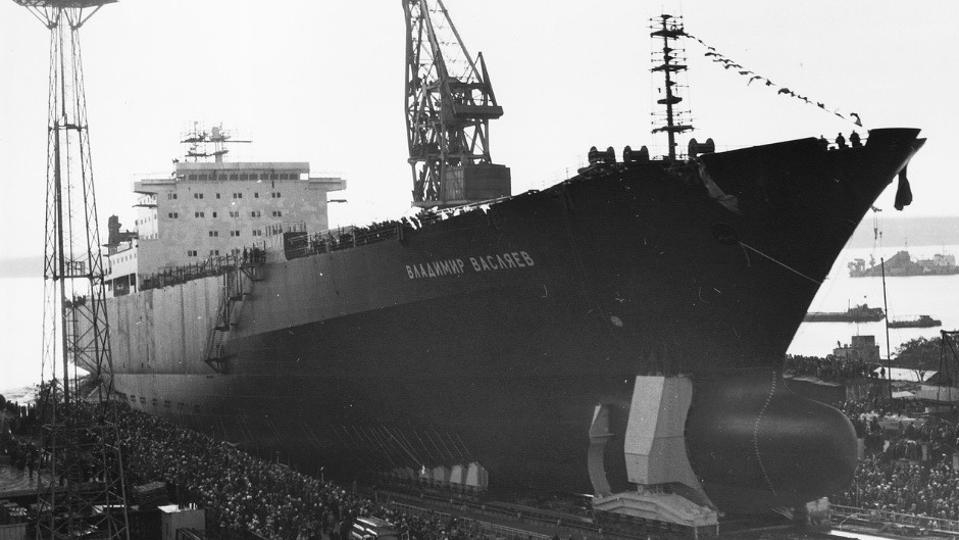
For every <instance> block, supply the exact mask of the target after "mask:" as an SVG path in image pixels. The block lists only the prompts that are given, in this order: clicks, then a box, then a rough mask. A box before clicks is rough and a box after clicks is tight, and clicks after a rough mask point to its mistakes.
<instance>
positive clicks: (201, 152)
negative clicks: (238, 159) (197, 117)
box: [180, 122, 253, 163]
mask: <svg viewBox="0 0 959 540" xmlns="http://www.w3.org/2000/svg"><path fill="white" fill-rule="evenodd" d="M251 142H253V141H250V140H237V139H234V138H233V134H232V133H231V132H229V131H226V130H225V129H223V124H219V125H216V126H213V127H211V128H210V129H209V130H207V129H206V128H202V127H200V123H199V122H193V127H192V128H191V129H189V130H188V131H187V132H186V133H184V134H183V139H181V140H180V143H182V144H186V145H189V146H188V148H187V151H186V156H185V157H186V159H189V160H193V161H194V162H196V161H200V160H201V159H209V158H213V160H214V161H215V162H216V163H223V156H225V155H226V154H227V153H229V152H230V150H229V148H227V147H226V145H227V144H236V143H251Z"/></svg>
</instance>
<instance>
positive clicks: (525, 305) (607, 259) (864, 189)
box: [110, 130, 918, 492]
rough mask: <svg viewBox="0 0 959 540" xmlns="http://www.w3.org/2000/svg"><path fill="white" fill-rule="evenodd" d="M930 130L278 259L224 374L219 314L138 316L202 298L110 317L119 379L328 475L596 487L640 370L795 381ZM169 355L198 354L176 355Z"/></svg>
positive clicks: (572, 192) (610, 184)
mask: <svg viewBox="0 0 959 540" xmlns="http://www.w3.org/2000/svg"><path fill="white" fill-rule="evenodd" d="M917 133H918V132H917V131H915V130H882V131H874V132H873V133H872V136H871V137H870V140H869V144H868V145H867V147H866V148H862V149H850V150H845V151H834V152H826V151H825V150H823V149H821V148H820V147H819V146H818V145H817V144H816V141H815V140H814V139H808V140H800V141H793V142H789V143H782V144H777V145H770V146H764V147H756V148H751V149H745V150H739V151H735V152H728V153H722V154H713V155H706V156H704V157H703V162H704V163H705V167H706V171H707V172H708V175H709V178H710V179H711V182H712V183H711V182H710V181H709V180H704V178H703V175H702V174H701V172H699V171H696V170H695V169H690V168H687V169H677V170H669V169H667V168H666V167H665V166H664V164H663V163H661V162H652V163H645V164H634V165H629V166H626V165H616V166H611V167H607V168H606V169H601V170H595V171H591V172H589V173H588V174H586V175H584V176H582V177H578V178H576V179H573V180H571V181H569V182H566V183H564V184H561V185H558V186H556V187H553V188H550V189H548V190H545V191H543V192H539V193H530V194H524V195H520V196H516V197H513V198H511V199H508V200H506V201H502V202H499V203H496V204H494V205H492V206H491V207H490V208H489V209H488V211H472V212H466V213H464V214H463V215H459V216H455V217H450V218H448V219H446V220H442V221H438V222H436V223H432V224H429V225H426V226H424V227H422V228H420V229H417V230H412V229H407V230H405V231H404V233H403V235H402V238H400V239H397V240H386V241H382V242H379V243H375V244H371V245H366V246H359V247H356V248H353V249H350V250H345V251H339V252H333V253H325V254H319V255H313V256H308V257H304V258H299V259H293V260H289V261H281V262H273V263H270V264H268V265H267V266H266V268H265V269H264V270H265V276H266V279H265V280H264V281H262V282H258V283H256V285H255V288H254V290H253V294H252V296H251V298H250V299H249V300H247V301H246V302H245V304H244V306H243V308H242V310H243V311H242V312H241V319H240V322H239V323H238V325H237V328H236V330H234V331H233V332H231V335H230V336H229V339H228V341H227V342H226V349H227V352H228V361H227V363H226V373H216V372H214V371H213V370H212V369H210V368H209V366H207V365H206V364H205V363H204V362H203V358H201V357H197V356H198V355H197V354H195V351H196V347H193V348H192V349H191V348H190V347H191V345H190V343H191V341H195V340H196V338H195V337H194V338H191V336H204V335H205V331H204V330H203V328H199V329H198V328H194V325H196V324H198V323H194V322H192V321H194V320H196V319H202V317H195V316H192V313H193V312H192V311H191V312H190V313H186V311H189V310H198V312H203V311H204V310H206V311H205V313H206V314H208V313H210V312H212V311H213V310H214V308H215V306H213V307H211V306H209V305H206V304H203V302H200V301H197V300H195V299H188V300H182V301H183V302H186V303H187V304H188V307H187V308H186V309H184V310H181V312H183V314H181V315H179V316H178V317H179V319H178V320H173V321H171V320H168V318H169V317H172V316H166V315H165V316H164V317H167V318H165V319H164V320H154V319H149V320H147V321H146V324H141V323H143V321H142V320H140V319H137V317H141V316H140V315H134V314H133V313H134V312H135V311H136V310H144V309H149V310H152V309H153V305H154V302H157V303H159V302H161V300H162V298H161V297H160V295H161V294H167V295H168V296H169V295H170V294H182V295H183V297H184V298H186V297H188V296H189V295H191V294H194V292H190V291H195V290H197V289H195V288H194V289H189V291H186V289H184V291H185V292H182V293H176V291H173V292H172V293H171V292H170V291H167V292H166V293H159V292H158V293H156V295H157V296H152V295H153V294H154V291H145V292H142V293H138V294H137V295H134V297H132V298H127V299H119V300H117V301H115V302H116V304H115V305H111V308H110V309H111V320H113V321H119V324H118V325H117V326H119V332H117V331H114V334H113V336H112V337H111V339H112V345H113V350H114V364H115V372H116V376H115V385H116V388H117V389H118V390H119V391H120V392H121V393H122V395H123V396H124V398H125V399H127V400H128V401H130V402H131V403H132V404H133V405H134V406H136V407H139V408H142V409H143V410H146V411H147V412H150V413H154V414H162V415H165V416H169V417H171V418H173V419H175V420H177V421H180V422H183V423H186V424H188V425H193V426H196V427H202V426H216V427H217V428H218V429H221V430H222V434H223V435H224V436H225V437H228V438H231V439H233V440H239V441H240V442H243V443H246V444H250V445H264V446H275V447H278V448H282V449H284V450H285V451H286V452H288V453H291V454H296V455H301V456H303V455H309V456H310V458H311V460H312V461H313V463H314V464H323V465H327V464H334V465H338V466H340V467H341V468H344V469H347V468H348V469H350V470H365V469H389V468H393V467H398V466H413V467H416V468H418V467H419V466H421V465H431V464H434V463H461V462H464V461H472V460H478V461H480V462H481V463H483V464H484V465H485V466H486V467H487V468H488V469H489V470H490V477H491V483H493V484H494V485H519V486H528V487H538V488H547V489H555V490H569V491H577V492H590V491H591V488H590V485H589V482H588V478H587V471H586V465H585V456H586V449H587V447H588V436H587V429H588V427H589V421H590V416H591V414H592V410H593V407H594V406H595V405H596V404H598V403H610V404H614V405H618V406H619V408H621V409H622V408H628V404H629V399H630V396H631V393H632V384H633V378H634V377H635V376H636V375H639V374H655V373H661V374H709V373H715V372H719V371H726V372H728V371H729V370H738V369H752V368H772V369H778V368H779V367H780V364H781V362H782V358H783V355H784V353H785V350H786V348H787V347H788V345H789V343H790V341H791V339H792V337H793V334H794V332H795V331H796V329H797V327H798V326H799V324H800V322H801V321H802V319H803V316H804V314H805V313H806V310H807V308H808V306H809V303H810V302H811V301H812V298H813V296H814V295H815V293H816V291H817V289H818V287H819V283H820V282H821V281H822V280H823V279H824V278H825V276H826V275H827V274H828V272H829V270H830V268H831V266H832V264H833V261H834V260H835V258H836V256H837V255H838V254H839V252H840V250H841V249H842V247H843V245H844V244H845V242H846V240H847V239H848V237H849V235H850V234H851V233H852V232H853V230H854V229H855V227H856V225H857V224H858V223H859V221H860V219H861V218H862V216H863V215H864V213H865V212H866V210H867V209H868V208H869V206H870V205H871V204H872V202H873V201H874V200H875V198H876V197H877V196H878V195H879V193H880V192H881V191H882V189H883V188H885V187H886V186H887V185H888V184H889V182H890V181H891V179H892V178H893V177H894V176H895V174H896V173H897V172H898V171H899V170H900V169H901V168H902V167H903V166H904V165H905V163H906V162H907V161H908V159H909V158H910V157H911V155H912V153H913V152H914V151H915V149H916V148H918V143H917V142H916V139H915V137H916V134H917ZM716 188H719V189H720V190H721V191H722V193H718V194H717V191H716ZM723 195H725V196H723ZM732 197H735V201H734V202H733V201H732ZM439 261H447V263H446V264H443V265H439V266H437V265H435V264H434V263H436V262H439ZM449 261H453V262H449ZM456 261H459V264H458V265H457V263H456ZM474 264H475V265H476V266H475V267H474ZM215 279H216V278H208V280H215ZM202 286H203V284H202V283H201V284H199V285H183V286H179V287H183V288H188V287H202ZM208 303H209V302H208ZM158 305H159V304H158ZM157 317H159V315H157ZM148 318H149V317H148ZM173 318H176V317H173ZM165 340H174V341H176V340H181V341H183V342H184V344H183V345H182V347H179V348H174V349H173V350H172V352H169V353H165V352H163V350H166V349H164V347H166V345H163V344H162V343H165ZM161 342H162V343H161ZM191 351H194V352H191ZM144 356H146V358H143V357H144ZM614 446H615V445H614ZM620 452H621V446H620ZM621 460H622V458H621V454H620V457H619V461H621ZM614 462H615V460H614ZM615 468H616V467H615V466H614V469H615ZM328 470H329V467H328ZM611 472H612V473H614V474H613V476H616V477H618V478H619V479H620V480H622V475H617V474H615V473H617V472H618V471H616V470H614V471H611Z"/></svg>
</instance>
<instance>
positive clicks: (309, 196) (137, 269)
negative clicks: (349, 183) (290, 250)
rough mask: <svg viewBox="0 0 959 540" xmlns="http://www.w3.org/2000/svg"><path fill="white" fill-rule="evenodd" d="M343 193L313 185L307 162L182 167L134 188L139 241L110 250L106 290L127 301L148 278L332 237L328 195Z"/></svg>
mask: <svg viewBox="0 0 959 540" xmlns="http://www.w3.org/2000/svg"><path fill="white" fill-rule="evenodd" d="M345 188H346V181H345V180H343V179H341V178H336V177H310V166H309V163H305V162H292V163H287V162H268V163H259V162H252V163H251V162H228V161H222V160H220V161H216V162H202V161H197V162H179V163H177V164H176V168H175V170H174V172H173V174H172V175H170V176H169V177H165V178H149V179H142V180H139V181H137V182H136V183H135V185H134V190H135V192H136V193H137V195H138V198H137V202H136V204H135V206H136V207H137V218H136V223H135V224H136V234H135V235H134V236H133V237H132V238H131V237H127V238H124V239H123V241H122V242H121V241H119V240H118V241H117V243H116V245H112V246H109V247H110V252H109V255H108V257H109V264H108V268H109V270H108V272H107V281H106V283H107V287H108V290H110V291H112V293H113V295H116V296H121V295H123V294H128V293H129V292H135V291H136V290H137V288H138V279H140V280H142V279H143V277H144V276H150V275H152V274H158V273H162V272H164V271H170V270H172V269H175V268H178V267H184V266H190V265H202V264H205V263H207V262H208V261H212V260H215V259H217V258H220V257H226V256H234V257H235V256H237V255H242V253H243V251H244V249H247V250H249V249H251V248H253V247H256V246H261V247H262V246H263V245H264V243H265V241H266V240H267V239H269V238H271V237H275V236H278V235H282V234H283V233H288V232H293V231H322V230H326V229H328V228H329V222H328V218H327V194H328V193H330V192H334V191H339V190H343V189H345ZM138 276H139V278H138Z"/></svg>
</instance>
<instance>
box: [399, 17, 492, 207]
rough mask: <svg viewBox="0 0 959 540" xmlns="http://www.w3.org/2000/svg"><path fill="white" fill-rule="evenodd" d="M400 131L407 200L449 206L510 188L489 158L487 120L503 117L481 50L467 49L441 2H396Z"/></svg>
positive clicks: (490, 195) (430, 205)
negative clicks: (402, 54) (402, 92)
mask: <svg viewBox="0 0 959 540" xmlns="http://www.w3.org/2000/svg"><path fill="white" fill-rule="evenodd" d="M402 2H403V11H404V13H405V15H406V33H407V41H406V132H407V144H408V146H409V164H410V168H411V171H412V176H413V191H412V195H413V204H414V205H416V206H422V207H432V206H452V205H458V204H467V203H471V202H476V201H482V200H488V199H495V198H498V197H504V196H508V195H509V194H510V174H509V168H507V167H506V166H504V165H497V164H494V163H493V162H492V159H491V158H490V150H489V121H490V120H491V119H496V118H499V117H500V116H502V115H503V108H502V107H500V106H499V105H498V104H497V102H496V94H494V93H493V87H492V85H491V84H490V80H489V73H488V72H487V70H486V62H485V60H484V59H483V55H482V53H480V54H478V55H476V57H475V58H474V57H473V56H472V55H471V54H470V53H469V51H468V50H467V49H466V45H465V44H464V43H463V40H462V39H461V38H460V34H459V32H458V31H457V30H456V26H455V25H454V24H453V20H452V19H451V18H450V16H449V12H448V11H447V10H446V6H445V5H444V4H443V0H402Z"/></svg>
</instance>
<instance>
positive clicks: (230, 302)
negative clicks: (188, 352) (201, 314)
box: [204, 260, 263, 374]
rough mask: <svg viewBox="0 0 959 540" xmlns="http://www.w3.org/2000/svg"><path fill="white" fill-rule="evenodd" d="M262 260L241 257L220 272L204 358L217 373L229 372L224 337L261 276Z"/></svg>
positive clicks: (236, 320) (238, 317)
mask: <svg viewBox="0 0 959 540" xmlns="http://www.w3.org/2000/svg"><path fill="white" fill-rule="evenodd" d="M262 263H263V261H262V260H255V261H254V260H244V261H243V262H242V263H238V264H236V265H235V266H234V267H233V268H232V269H230V270H228V271H227V272H225V273H224V274H223V286H222V289H221V292H220V301H219V304H218V305H217V310H216V321H214V324H213V327H212V328H210V335H209V337H208V338H207V346H206V355H205V357H204V362H206V364H207V365H208V366H210V367H211V368H213V370H214V371H216V372H217V373H224V374H225V373H227V372H228V360H229V358H230V355H229V354H227V353H226V347H225V345H226V341H227V338H228V337H229V334H230V332H231V331H232V330H233V329H234V328H235V327H236V325H237V323H238V322H239V319H240V311H241V310H242V307H243V302H244V301H246V300H247V299H248V298H249V297H250V293H251V292H252V290H253V284H254V283H255V282H257V281H262V280H263V271H262V266H263V265H262Z"/></svg>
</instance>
